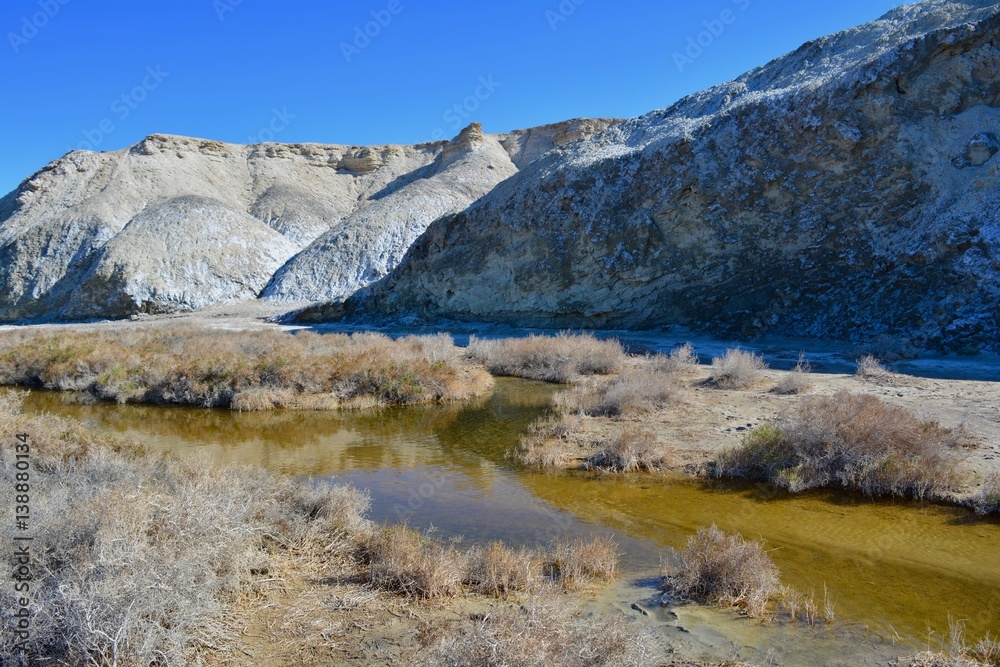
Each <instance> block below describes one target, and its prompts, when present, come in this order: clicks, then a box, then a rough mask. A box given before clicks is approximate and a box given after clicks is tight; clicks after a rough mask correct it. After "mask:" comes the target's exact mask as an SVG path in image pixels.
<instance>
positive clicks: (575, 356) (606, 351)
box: [467, 332, 625, 383]
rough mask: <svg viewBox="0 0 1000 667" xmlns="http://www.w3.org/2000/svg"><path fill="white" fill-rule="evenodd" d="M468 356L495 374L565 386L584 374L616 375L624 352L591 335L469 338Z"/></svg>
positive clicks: (622, 360) (609, 341) (608, 342)
mask: <svg viewBox="0 0 1000 667" xmlns="http://www.w3.org/2000/svg"><path fill="white" fill-rule="evenodd" d="M467 354H468V355H469V357H470V358H472V359H475V360H477V361H479V362H481V363H483V364H484V365H485V366H486V369H487V370H488V371H489V372H490V373H492V374H494V375H506V376H513V377H523V378H529V379H533V380H544V381H546V382H561V383H568V382H574V381H576V380H578V379H579V378H580V377H581V376H585V375H609V374H612V373H617V372H618V369H619V368H621V366H622V364H623V363H624V361H625V350H624V348H623V347H622V344H621V343H620V342H618V341H617V340H613V339H612V340H599V339H598V338H596V337H595V336H594V335H593V334H591V333H583V334H571V333H567V332H562V333H560V334H558V335H556V336H537V335H530V336H527V337H525V338H505V339H500V340H485V339H480V338H476V337H475V336H472V337H471V338H470V339H469V347H468V348H467Z"/></svg>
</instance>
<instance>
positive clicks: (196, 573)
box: [0, 398, 368, 666]
mask: <svg viewBox="0 0 1000 667" xmlns="http://www.w3.org/2000/svg"><path fill="white" fill-rule="evenodd" d="M18 432H26V433H28V434H29V435H30V442H31V446H32V452H31V456H32V459H31V463H32V467H31V470H30V475H31V481H30V483H31V490H32V494H31V499H32V505H31V510H32V512H31V516H32V518H31V534H32V537H33V538H34V540H33V542H32V546H31V551H32V557H31V558H32V560H31V570H32V573H33V576H34V580H33V581H32V594H33V597H34V602H33V605H34V609H35V610H36V614H35V616H34V617H33V618H32V632H31V639H30V641H29V643H28V652H27V654H26V656H25V657H26V659H27V660H29V661H30V662H31V664H68V665H83V664H88V665H97V666H104V665H162V664H198V663H200V662H202V661H203V660H202V658H203V653H204V652H205V651H208V650H210V649H209V647H213V648H212V649H211V650H218V651H221V652H226V651H227V650H228V648H227V647H231V646H233V644H234V642H235V641H236V639H237V635H236V633H237V632H238V629H237V628H236V627H234V625H233V623H232V622H231V619H232V617H233V608H234V605H237V604H238V603H239V602H240V600H242V599H244V598H246V597H247V596H252V595H256V594H257V593H256V592H257V591H259V590H260V587H261V586H264V585H265V584H263V583H261V582H262V581H263V580H267V579H269V578H270V577H273V576H274V575H273V574H271V575H268V574H265V573H267V572H272V573H273V572H275V571H280V570H284V569H288V568H294V567H298V565H297V563H299V562H300V559H303V558H305V559H306V560H308V561H309V562H310V563H314V564H320V565H312V566H310V567H316V568H317V569H318V570H320V571H324V570H325V571H327V572H331V573H338V574H339V569H338V568H340V567H348V568H352V567H353V566H352V565H351V559H350V553H351V550H352V549H353V544H352V538H351V536H352V535H353V534H354V533H356V532H358V531H359V530H361V529H362V528H363V527H364V525H365V523H366V522H365V520H364V519H363V517H362V514H363V513H364V512H365V511H366V510H367V507H368V497H367V495H365V494H363V493H360V492H358V491H356V490H354V489H352V488H349V487H319V486H316V487H314V486H312V485H309V484H304V483H301V482H298V481H295V480H293V479H290V478H284V477H277V476H274V475H271V474H269V473H265V472H263V471H260V470H253V469H244V468H216V467H213V466H207V465H204V463H203V462H200V461H194V462H178V461H176V460H172V459H169V458H164V457H160V456H155V457H153V456H146V455H144V454H143V453H142V451H141V449H140V448H138V447H135V446H130V445H129V444H128V443H126V442H124V441H115V440H111V439H102V438H100V437H97V436H93V435H92V434H90V435H88V434H87V432H86V431H85V430H84V429H83V428H82V427H81V426H79V425H78V424H76V423H74V422H70V421H67V420H62V419H59V418H56V417H52V416H43V417H28V416H25V415H23V414H20V413H19V412H18V410H17V401H16V400H14V399H10V398H8V399H6V400H4V401H3V402H2V404H0V440H2V441H3V442H10V441H12V440H13V438H14V434H15V433H18ZM14 464H15V458H14V456H13V452H11V451H10V450H9V448H6V447H5V448H2V449H0V484H2V485H3V486H4V487H10V488H12V487H13V484H14V479H15V474H16V472H17V471H16V468H15V465H14ZM3 531H4V538H5V539H6V540H7V541H8V542H10V541H11V540H12V538H13V537H14V532H15V531H14V528H13V526H12V525H11V524H10V523H8V524H6V525H5V526H4V528H3ZM305 554H308V557H307V558H306V557H305V556H304V555H305ZM0 605H2V606H3V608H4V609H14V608H15V606H16V605H15V600H14V590H13V587H7V586H5V587H3V588H2V590H0ZM12 642H13V640H12V637H11V636H10V635H9V634H8V633H6V632H5V633H4V634H3V637H2V639H0V663H2V664H11V665H14V664H20V662H19V658H18V657H17V655H16V654H15V651H14V647H13V643H12Z"/></svg>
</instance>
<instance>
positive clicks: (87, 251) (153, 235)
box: [0, 119, 618, 321]
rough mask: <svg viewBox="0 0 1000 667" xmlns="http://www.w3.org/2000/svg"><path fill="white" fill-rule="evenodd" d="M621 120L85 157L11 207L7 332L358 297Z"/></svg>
mask: <svg viewBox="0 0 1000 667" xmlns="http://www.w3.org/2000/svg"><path fill="white" fill-rule="evenodd" d="M616 122H618V121H617V120H615V119H575V120H571V121H566V122H563V123H556V124H553V125H549V126H542V127H538V128H531V129H528V130H518V131H514V132H511V133H508V134H504V135H487V134H483V133H482V131H481V128H480V127H479V126H478V125H475V126H472V127H470V128H466V130H464V131H463V132H462V133H461V134H460V135H459V136H458V137H456V139H455V140H453V141H451V142H447V141H441V142H434V143H427V144H418V145H414V146H399V145H384V146H340V145H324V144H276V143H266V144H256V145H250V146H242V145H236V144H225V143H222V142H217V141H210V140H205V139H195V138H190V137H179V136H171V135H151V136H149V137H147V138H146V139H144V140H143V141H141V142H139V143H138V144H136V145H134V146H131V147H129V148H126V149H123V150H120V151H112V152H102V153H94V152H90V151H73V152H71V153H69V154H67V155H66V156H64V157H62V158H60V159H58V160H55V161H54V162H52V163H50V164H49V165H47V166H46V167H44V168H43V169H41V170H40V171H39V172H37V173H36V174H34V175H32V176H31V177H30V178H28V179H27V180H26V181H24V182H23V183H22V184H21V185H20V186H19V187H18V189H17V190H15V191H14V192H11V193H10V194H8V195H7V196H5V197H4V198H3V199H0V321H17V320H23V319H29V320H52V319H88V318H119V317H127V316H129V315H132V314H135V313H140V312H171V311H175V310H183V309H195V308H201V307H204V306H207V305H211V304H214V303H219V302H226V301H235V300H246V299H253V298H256V297H257V296H258V295H259V294H260V292H261V290H262V289H263V288H264V287H265V286H266V285H268V283H269V281H271V285H272V287H271V288H270V289H269V293H268V297H269V298H274V299H285V300H292V301H317V300H321V299H324V298H332V297H334V296H346V295H348V294H350V293H351V292H353V291H354V289H356V288H357V287H360V286H362V285H365V284H367V283H368V282H370V281H371V280H373V279H375V278H376V277H378V276H379V275H384V273H386V272H387V271H388V270H389V269H391V268H392V267H393V266H395V263H396V262H398V260H399V258H401V257H402V255H403V253H405V251H406V248H407V247H408V246H409V244H410V243H412V241H413V239H415V238H416V236H418V235H419V234H420V233H421V232H422V231H423V230H424V228H426V226H427V225H428V224H429V223H430V222H431V221H432V220H433V219H435V218H437V217H439V216H440V215H444V214H446V213H453V212H457V211H460V210H462V209H464V208H465V207H467V206H468V205H469V204H471V203H472V202H473V201H474V200H475V199H476V198H478V197H480V196H482V195H483V194H485V193H487V192H488V191H489V190H490V189H492V187H494V186H495V185H496V184H497V183H499V182H500V181H502V180H503V179H505V178H507V177H509V176H510V175H512V174H513V173H515V172H516V171H517V169H518V168H519V167H523V166H526V165H527V164H529V163H530V161H531V160H532V159H535V158H537V157H538V156H539V155H541V154H543V153H544V152H546V151H547V150H548V149H551V148H553V147H554V146H558V145H561V144H564V143H566V142H571V141H573V140H575V139H577V138H579V137H582V136H586V135H587V134H588V133H593V132H595V131H599V130H601V129H605V128H607V127H609V126H610V125H613V124H614V123H616ZM337 230H340V231H339V232H338V231H337ZM349 239H354V241H353V242H352V241H349ZM314 242H316V243H314ZM303 251H305V252H303ZM300 253H302V256H301V257H300V256H299V254H300ZM293 258H294V260H295V261H294V262H293V263H291V264H286V263H288V262H289V260H293ZM279 269H281V272H280V276H279V277H275V272H277V271H278V270H279ZM272 278H274V280H272ZM338 280H344V281H347V282H345V283H339V282H337V281H338Z"/></svg>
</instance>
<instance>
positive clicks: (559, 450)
mask: <svg viewBox="0 0 1000 667" xmlns="http://www.w3.org/2000/svg"><path fill="white" fill-rule="evenodd" d="M580 428H581V419H580V417H579V416H578V415H567V414H555V415H546V416H543V417H539V418H538V419H536V420H535V421H533V422H532V423H531V424H530V425H529V426H528V432H527V433H525V434H524V435H523V436H521V439H520V443H519V444H518V446H517V447H515V448H513V449H512V450H511V451H509V452H507V458H508V459H510V460H512V461H515V462H516V463H519V464H521V465H523V466H525V467H528V468H538V469H545V468H561V467H564V466H566V465H567V464H569V462H570V460H571V458H572V455H571V451H572V450H574V449H576V447H577V445H578V444H579V443H578V442H577V439H578V438H579V431H580Z"/></svg>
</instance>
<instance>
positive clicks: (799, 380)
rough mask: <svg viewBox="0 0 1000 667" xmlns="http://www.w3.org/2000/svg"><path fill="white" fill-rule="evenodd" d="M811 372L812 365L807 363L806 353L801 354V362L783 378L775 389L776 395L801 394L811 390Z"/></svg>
mask: <svg viewBox="0 0 1000 667" xmlns="http://www.w3.org/2000/svg"><path fill="white" fill-rule="evenodd" d="M811 372H812V364H810V363H809V362H808V361H806V355H805V353H804V352H800V353H799V362H798V363H797V364H795V368H793V369H792V370H791V372H790V373H786V374H785V375H783V376H782V378H781V380H780V381H779V382H778V384H777V386H775V388H774V393H776V394H782V395H789V394H801V393H802V392H804V391H806V390H807V389H809V386H810V385H809V373H811Z"/></svg>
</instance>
